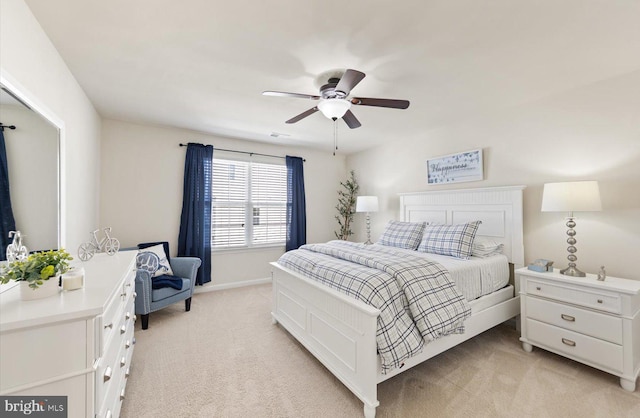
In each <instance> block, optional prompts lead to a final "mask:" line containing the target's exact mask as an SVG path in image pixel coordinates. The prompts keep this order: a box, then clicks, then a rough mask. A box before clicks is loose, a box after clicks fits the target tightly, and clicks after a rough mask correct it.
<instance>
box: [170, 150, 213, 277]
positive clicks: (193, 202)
mask: <svg viewBox="0 0 640 418" xmlns="http://www.w3.org/2000/svg"><path fill="white" fill-rule="evenodd" d="M212 159H213V146H212V145H202V144H194V143H189V144H188V145H187V157H186V159H185V162H184V192H183V194H182V214H181V215H180V235H179V236H178V256H179V257H180V256H182V257H198V258H200V260H202V265H201V266H200V268H199V269H198V275H197V277H196V284H199V285H202V284H205V283H207V282H210V281H211V160H212Z"/></svg>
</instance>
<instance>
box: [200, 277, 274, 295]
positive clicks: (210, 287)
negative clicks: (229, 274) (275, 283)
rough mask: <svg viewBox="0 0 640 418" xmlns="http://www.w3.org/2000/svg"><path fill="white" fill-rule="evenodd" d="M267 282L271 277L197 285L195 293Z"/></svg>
mask: <svg viewBox="0 0 640 418" xmlns="http://www.w3.org/2000/svg"><path fill="white" fill-rule="evenodd" d="M266 283H271V277H265V278H264V279H253V280H243V281H241V282H234V283H222V284H206V285H204V286H196V288H195V290H194V292H193V293H205V292H214V291H216V290H226V289H234V288H236V287H246V286H255V285H257V284H266Z"/></svg>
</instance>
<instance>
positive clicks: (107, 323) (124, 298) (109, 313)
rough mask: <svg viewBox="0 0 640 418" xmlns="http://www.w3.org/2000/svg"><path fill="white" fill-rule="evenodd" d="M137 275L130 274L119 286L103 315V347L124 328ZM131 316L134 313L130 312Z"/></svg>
mask: <svg viewBox="0 0 640 418" xmlns="http://www.w3.org/2000/svg"><path fill="white" fill-rule="evenodd" d="M134 282H135V273H134V272H133V271H132V272H129V274H128V275H127V278H126V280H124V282H122V284H121V285H120V286H118V291H117V293H116V295H115V297H114V298H113V299H111V301H110V303H109V305H108V306H107V308H106V309H105V312H104V315H102V345H103V347H104V346H105V345H106V344H108V341H109V339H110V338H111V337H112V335H113V334H116V335H117V333H118V332H117V330H118V328H119V327H120V326H122V321H123V315H124V314H125V313H126V312H127V311H126V305H127V304H128V302H129V301H130V300H131V299H132V298H133V292H134V290H135V286H134ZM129 315H130V316H131V315H133V312H132V311H129Z"/></svg>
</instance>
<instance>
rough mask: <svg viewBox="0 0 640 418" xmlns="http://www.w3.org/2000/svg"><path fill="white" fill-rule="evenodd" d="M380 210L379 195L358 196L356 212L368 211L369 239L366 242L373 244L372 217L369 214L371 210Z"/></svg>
mask: <svg viewBox="0 0 640 418" xmlns="http://www.w3.org/2000/svg"><path fill="white" fill-rule="evenodd" d="M377 211H378V196H358V200H356V212H366V213H367V241H366V242H365V244H367V245H368V244H373V242H371V218H370V216H369V214H370V213H371V212H377Z"/></svg>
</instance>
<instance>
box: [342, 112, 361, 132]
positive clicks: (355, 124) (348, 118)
mask: <svg viewBox="0 0 640 418" xmlns="http://www.w3.org/2000/svg"><path fill="white" fill-rule="evenodd" d="M342 120H344V122H345V123H346V124H347V126H348V127H349V128H351V129H355V128H359V127H361V126H362V124H361V123H360V121H359V120H358V119H357V118H356V116H355V115H354V114H353V112H351V111H350V110H347V113H345V114H344V116H343V117H342Z"/></svg>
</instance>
